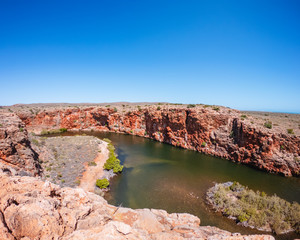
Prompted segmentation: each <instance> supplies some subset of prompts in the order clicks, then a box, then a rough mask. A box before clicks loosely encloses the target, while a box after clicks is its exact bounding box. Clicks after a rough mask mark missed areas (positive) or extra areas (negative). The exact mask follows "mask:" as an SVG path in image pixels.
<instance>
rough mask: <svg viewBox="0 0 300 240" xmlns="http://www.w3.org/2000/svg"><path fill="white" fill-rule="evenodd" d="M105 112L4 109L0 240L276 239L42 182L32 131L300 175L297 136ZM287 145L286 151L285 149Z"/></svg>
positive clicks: (221, 121) (246, 125) (224, 115)
mask: <svg viewBox="0 0 300 240" xmlns="http://www.w3.org/2000/svg"><path fill="white" fill-rule="evenodd" d="M216 109H217V108H215V109H214V108H211V107H204V106H201V107H197V108H192V109H191V108H186V107H181V106H179V107H178V106H175V107H174V106H173V107H170V106H159V108H158V107H157V106H145V107H144V108H138V109H135V110H133V109H130V110H129V111H128V110H122V108H121V107H119V108H110V107H103V106H100V107H99V106H92V107H91V106H88V107H62V108H58V107H49V108H44V107H41V108H39V109H38V111H35V110H32V111H30V109H26V108H25V109H23V108H22V107H21V108H18V109H14V110H13V112H11V111H8V110H7V109H1V110H0V185H1V187H0V236H1V239H22V240H28V239H253V240H254V239H266V240H267V239H274V238H273V237H272V236H269V235H247V236H246V235H241V234H239V233H230V232H228V231H224V230H221V229H218V228H216V227H210V226H199V225H200V219H199V218H198V217H196V216H193V215H191V214H186V213H182V214H177V213H172V214H168V213H167V212H166V211H164V210H155V209H136V210H133V209H129V208H124V207H121V206H119V207H117V206H112V205H110V204H108V203H107V202H106V201H105V200H104V199H103V198H102V197H100V196H98V195H96V194H93V193H90V192H86V191H84V190H83V189H81V188H69V187H63V188H62V187H59V186H58V185H56V184H53V183H51V182H49V181H45V182H44V181H42V179H41V177H40V176H41V175H42V174H43V169H42V167H41V164H40V162H39V156H38V153H37V152H35V150H34V149H33V147H32V146H31V143H30V141H29V138H28V132H27V131H30V132H35V133H37V134H39V133H41V132H43V131H45V130H53V129H59V128H66V129H68V130H72V131H78V130H83V131H84V130H85V131H112V132H117V133H126V134H132V135H137V136H141V137H147V138H150V139H153V140H156V141H160V142H164V143H168V144H171V145H174V146H177V147H182V148H186V149H191V150H195V151H199V152H203V153H206V154H210V155H214V156H219V157H222V158H226V159H229V160H232V161H236V162H241V163H244V164H248V165H251V166H254V167H256V168H259V169H262V170H265V171H268V172H272V173H279V174H282V175H285V176H299V161H298V160H297V159H298V157H299V136H297V135H293V136H289V135H287V134H283V133H276V132H274V131H273V130H269V129H264V128H263V127H256V126H252V125H251V122H250V121H251V118H250V117H249V118H248V119H244V120H241V119H240V112H239V111H236V110H232V109H228V108H223V107H220V108H219V109H218V110H216ZM282 146H283V147H282Z"/></svg>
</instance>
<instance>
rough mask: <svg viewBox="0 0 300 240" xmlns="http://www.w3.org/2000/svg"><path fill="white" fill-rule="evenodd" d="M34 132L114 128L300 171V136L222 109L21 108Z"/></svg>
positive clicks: (266, 166) (288, 173)
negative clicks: (265, 125) (38, 110)
mask: <svg viewBox="0 0 300 240" xmlns="http://www.w3.org/2000/svg"><path fill="white" fill-rule="evenodd" d="M17 114H18V115H19V117H20V118H21V119H22V121H23V122H24V123H25V124H26V126H27V127H28V129H30V130H31V131H36V132H40V131H41V130H43V129H57V128H67V129H69V130H96V131H112V132H121V133H127V134H133V135H138V136H142V137H148V138H151V139H154V140H157V141H160V142H164V143H168V144H171V145H174V146H177V147H182V148H186V149H191V150H196V151H199V152H203V153H206V154H210V155H214V156H218V157H222V158H226V159H229V160H232V161H236V162H241V163H243V164H247V165H251V166H253V167H256V168H259V169H262V170H265V171H268V172H273V173H279V174H282V175H285V176H299V174H300V157H299V155H300V137H299V136H296V135H289V134H283V133H276V132H274V131H272V130H270V129H267V128H264V127H259V126H257V125H255V123H254V122H253V121H254V120H253V121H250V119H241V117H240V116H241V115H240V113H239V111H236V110H232V109H228V108H224V107H220V108H215V109H213V108H205V107H197V108H180V107H173V108H172V107H167V108H166V107H164V108H162V109H159V110H158V109H157V108H155V107H146V108H143V109H139V110H135V111H119V110H117V109H112V108H104V107H88V108H66V109H53V108H52V109H47V108H46V109H43V110H42V111H40V112H38V113H30V112H22V111H19V112H17Z"/></svg>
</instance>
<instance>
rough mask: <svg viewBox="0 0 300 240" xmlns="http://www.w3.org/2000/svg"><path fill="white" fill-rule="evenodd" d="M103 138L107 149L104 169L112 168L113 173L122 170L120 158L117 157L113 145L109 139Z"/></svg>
mask: <svg viewBox="0 0 300 240" xmlns="http://www.w3.org/2000/svg"><path fill="white" fill-rule="evenodd" d="M103 140H104V141H106V142H107V143H108V145H107V149H108V151H109V155H108V159H107V160H106V162H105V164H104V169H105V170H111V169H112V170H113V171H114V173H120V172H122V171H123V167H124V166H122V165H121V162H120V160H119V159H118V158H117V154H116V153H115V147H114V146H113V145H112V143H111V141H110V140H109V139H103Z"/></svg>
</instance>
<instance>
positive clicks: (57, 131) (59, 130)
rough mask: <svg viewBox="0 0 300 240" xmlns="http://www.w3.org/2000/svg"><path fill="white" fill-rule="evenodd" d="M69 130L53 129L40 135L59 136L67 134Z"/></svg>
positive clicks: (43, 131)
mask: <svg viewBox="0 0 300 240" xmlns="http://www.w3.org/2000/svg"><path fill="white" fill-rule="evenodd" d="M67 131H68V129H66V128H60V129H52V130H42V131H41V133H40V135H49V134H57V133H64V132H67Z"/></svg>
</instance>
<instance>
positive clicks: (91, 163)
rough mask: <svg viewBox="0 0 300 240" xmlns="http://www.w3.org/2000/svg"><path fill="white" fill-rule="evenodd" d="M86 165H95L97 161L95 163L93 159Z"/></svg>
mask: <svg viewBox="0 0 300 240" xmlns="http://www.w3.org/2000/svg"><path fill="white" fill-rule="evenodd" d="M88 165H89V166H90V167H91V166H97V163H95V162H94V161H92V162H89V163H88Z"/></svg>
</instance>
